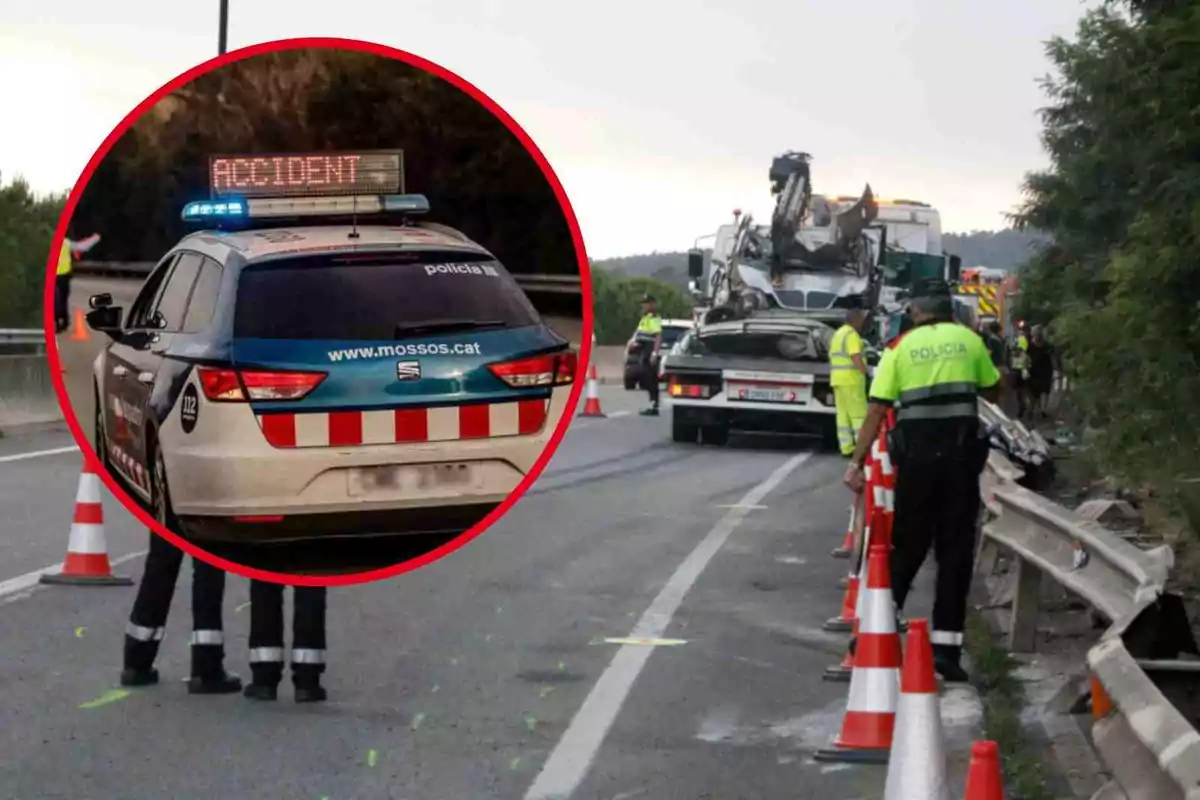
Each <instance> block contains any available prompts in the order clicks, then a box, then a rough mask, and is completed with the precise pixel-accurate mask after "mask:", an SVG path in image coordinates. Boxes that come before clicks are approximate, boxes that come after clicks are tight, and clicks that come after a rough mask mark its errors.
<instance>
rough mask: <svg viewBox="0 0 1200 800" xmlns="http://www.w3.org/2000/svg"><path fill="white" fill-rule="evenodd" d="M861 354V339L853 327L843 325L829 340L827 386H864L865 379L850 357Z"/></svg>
mask: <svg viewBox="0 0 1200 800" xmlns="http://www.w3.org/2000/svg"><path fill="white" fill-rule="evenodd" d="M859 353H862V337H860V336H859V335H858V331H856V330H854V326H853V325H849V324H847V325H843V326H842V327H840V328H838V329H837V332H836V333H834V334H833V338H832V339H830V340H829V385H830V386H839V387H840V386H863V387H865V386H866V382H867V378H866V376H865V375H863V374H862V372H861V371H860V370H859V369H858V367H856V366H854V359H853V358H852V356H854V355H856V354H859Z"/></svg>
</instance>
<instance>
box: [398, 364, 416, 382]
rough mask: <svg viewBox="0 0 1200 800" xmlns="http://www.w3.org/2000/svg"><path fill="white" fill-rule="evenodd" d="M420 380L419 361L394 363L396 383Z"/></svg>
mask: <svg viewBox="0 0 1200 800" xmlns="http://www.w3.org/2000/svg"><path fill="white" fill-rule="evenodd" d="M420 378H421V362H420V361H397V362H396V380H398V381H415V380H420Z"/></svg>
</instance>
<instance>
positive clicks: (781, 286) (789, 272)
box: [662, 152, 960, 447]
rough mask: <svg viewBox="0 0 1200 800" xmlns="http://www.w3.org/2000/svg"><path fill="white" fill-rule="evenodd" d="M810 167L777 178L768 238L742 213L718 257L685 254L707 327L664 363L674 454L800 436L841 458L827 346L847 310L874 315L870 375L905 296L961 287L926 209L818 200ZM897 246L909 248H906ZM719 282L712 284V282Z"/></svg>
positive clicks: (801, 159) (803, 156) (793, 155)
mask: <svg viewBox="0 0 1200 800" xmlns="http://www.w3.org/2000/svg"><path fill="white" fill-rule="evenodd" d="M810 160H811V157H810V156H809V155H808V154H807V153H800V152H788V153H785V154H783V155H781V156H778V157H776V158H775V159H774V162H773V164H772V166H771V170H770V179H771V188H772V194H773V195H775V196H776V203H775V210H774V213H773V214H772V218H771V222H770V224H769V225H757V224H755V221H754V219H753V217H752V216H751V215H748V214H747V215H742V214H740V213H738V212H735V215H734V221H733V223H732V224H727V225H723V226H721V227H720V228H719V229H718V231H717V234H716V236H715V240H714V244H713V246H712V249H711V251H710V252H709V258H708V262H709V264H708V269H707V270H706V268H705V257H704V256H705V253H704V251H703V250H700V249H695V248H694V249H693V250H691V251H690V252H689V254H688V272H689V275H690V277H691V278H692V282H691V290H692V294H693V297H694V298H695V300H696V302H697V305H698V306H700V307H702V308H703V309H704V310H703V311H701V312H700V313H699V314H697V317H698V319H697V325H696V328H695V330H694V331H692V332H691V333H690V334H689V335H688V336H687V338H686V339H685V340H684V341H682V342H681V343H680V346H679V347H677V348H675V349H674V350H673V351H672V352H671V353H670V354H668V355H667V356H666V357H665V358H664V359H663V364H662V377H663V379H664V380H665V382H666V384H667V394H668V396H669V397H670V398H671V417H672V437H673V439H674V440H675V441H677V442H693V443H694V442H696V441H697V440H699V441H700V442H702V443H705V444H713V445H724V444H725V443H726V442H727V441H728V439H729V434H730V432H731V431H733V430H742V431H756V432H779V433H799V434H808V435H815V436H818V437H820V438H821V439H822V440H823V442H824V443H825V445H826V446H828V447H832V446H835V445H836V427H835V424H836V423H835V420H836V409H835V406H834V401H833V392H832V390H831V388H830V385H829V371H830V370H829V341H830V338H831V337H832V336H833V334H834V332H835V331H836V330H837V328H838V327H840V326H841V324H842V320H843V318H844V316H845V313H846V310H847V309H848V308H851V307H855V306H858V307H862V308H865V309H866V310H867V311H868V313H869V314H870V321H869V324H868V330H867V331H866V335H865V336H864V340H865V343H866V344H867V360H868V364H869V365H870V364H873V363H875V362H876V361H877V359H878V352H879V348H880V346H881V345H882V343H883V342H886V341H887V340H888V339H890V338H891V336H892V335H894V334H895V332H896V331H897V330H898V327H899V318H900V314H901V313H902V310H903V302H904V299H905V295H906V292H907V290H908V288H909V287H910V286H911V285H912V284H913V283H914V282H916V281H917V280H920V279H922V278H928V277H939V278H942V279H944V280H951V281H952V280H954V278H955V277H956V272H957V270H958V269H959V264H960V262H959V260H958V258H957V257H955V256H947V255H946V254H944V253H942V252H941V227H940V225H941V223H940V218H939V215H938V212H937V211H936V210H935V209H933V208H932V207H930V206H928V205H927V204H924V203H917V202H915V201H879V200H877V199H876V198H875V196H874V194H873V193H872V191H871V187H870V186H869V185H868V186H867V187H866V188H865V189H864V191H863V193H862V195H861V196H859V197H857V198H853V197H844V196H843V197H824V196H819V195H813V194H812V189H811V173H810V170H809V162H810ZM889 242H899V243H900V245H901V246H896V245H895V244H892V245H891V246H889ZM706 271H707V272H708V273H709V274H708V276H707V279H706V278H705V272H706Z"/></svg>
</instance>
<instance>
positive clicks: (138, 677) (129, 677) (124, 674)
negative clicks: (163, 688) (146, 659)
mask: <svg viewBox="0 0 1200 800" xmlns="http://www.w3.org/2000/svg"><path fill="white" fill-rule="evenodd" d="M156 683H158V670H156V669H155V668H154V667H146V668H145V669H142V668H140V667H126V668H125V669H123V670H121V685H122V686H153V685H155V684H156Z"/></svg>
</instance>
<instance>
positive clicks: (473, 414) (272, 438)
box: [257, 400, 549, 448]
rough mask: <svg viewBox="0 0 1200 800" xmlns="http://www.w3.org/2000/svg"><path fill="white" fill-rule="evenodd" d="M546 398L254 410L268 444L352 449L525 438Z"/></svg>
mask: <svg viewBox="0 0 1200 800" xmlns="http://www.w3.org/2000/svg"><path fill="white" fill-rule="evenodd" d="M548 410H549V401H548V400H520V401H517V402H514V403H474V404H471V405H462V406H446V407H442V408H398V409H392V410H388V411H332V412H318V413H301V414H297V413H271V414H258V415H257V417H258V424H259V425H260V426H261V427H262V431H263V436H265V437H266V439H267V442H269V443H270V444H271V445H272V446H274V447H283V448H292V447H352V446H355V445H367V444H415V443H424V442H452V441H459V440H463V439H495V438H499V437H503V436H530V435H533V434H536V433H538V432H540V431H541V430H542V428H543V427H545V425H546V417H547V413H548Z"/></svg>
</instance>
